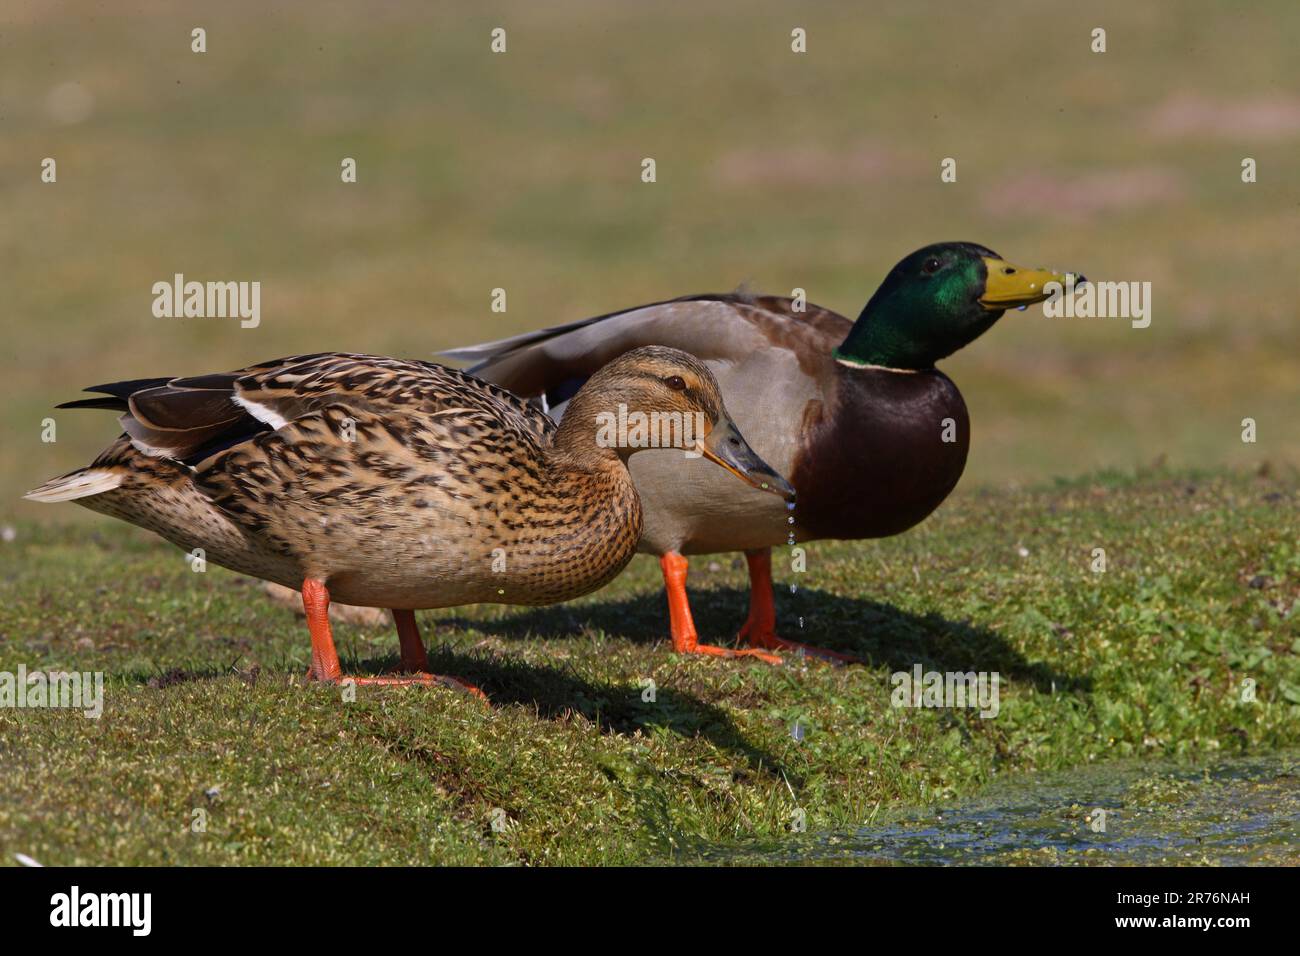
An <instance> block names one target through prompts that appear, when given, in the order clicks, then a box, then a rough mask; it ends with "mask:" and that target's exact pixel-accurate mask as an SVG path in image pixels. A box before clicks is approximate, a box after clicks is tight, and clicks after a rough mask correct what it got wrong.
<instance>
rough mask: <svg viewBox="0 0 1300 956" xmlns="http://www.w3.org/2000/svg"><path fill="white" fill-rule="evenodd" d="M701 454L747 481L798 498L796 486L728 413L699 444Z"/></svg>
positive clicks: (787, 499) (787, 498) (776, 493)
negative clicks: (747, 438) (762, 454)
mask: <svg viewBox="0 0 1300 956" xmlns="http://www.w3.org/2000/svg"><path fill="white" fill-rule="evenodd" d="M699 451H700V453H701V454H702V455H703V456H704V457H705V458H707V459H708V460H709V461H711V462H713V463H714V464H716V465H721V466H722V467H723V468H725V469H726V470H727V471H729V472H731V473H732V474H733V475H735V476H737V477H738V478H740V479H742V480H743V481H745V482H746V483H747V484H750V485H753V486H754V487H755V488H760V489H762V490H763V491H770V492H772V493H773V494H775V495H780V496H781V497H782V498H784V499H785V500H786V501H794V486H793V485H791V484H790V482H788V481H786V480H785V479H784V478H782V477H781V476H780V475H778V474H777V473H776V472H775V471H774V470H773V469H772V467H771V466H770V465H769V464H768V463H767V462H765V461H763V459H762V458H759V457H758V454H757V452H755V451H754V449H752V448H750V447H749V442H747V441H745V437H744V436H743V435H741V434H740V429H738V428H737V427H736V423H735V422H733V421H732V420H731V419H730V418H728V417H726V416H725V415H724V416H722V417H721V418H719V419H718V422H717V424H716V425H714V426H713V428H712V429H711V430H710V431H709V434H708V437H707V438H705V439H704V441H703V442H701V443H700V445H699Z"/></svg>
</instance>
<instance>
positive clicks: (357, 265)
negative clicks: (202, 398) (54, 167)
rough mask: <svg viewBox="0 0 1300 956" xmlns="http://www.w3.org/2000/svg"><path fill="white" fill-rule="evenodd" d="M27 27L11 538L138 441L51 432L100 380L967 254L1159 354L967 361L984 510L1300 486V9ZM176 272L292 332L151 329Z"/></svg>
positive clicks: (836, 297) (823, 287)
mask: <svg viewBox="0 0 1300 956" xmlns="http://www.w3.org/2000/svg"><path fill="white" fill-rule="evenodd" d="M0 19H2V20H3V23H2V24H0V190H3V198H2V200H0V207H2V208H3V209H4V219H5V228H4V229H3V230H0V280H2V281H3V291H4V317H5V318H4V329H5V335H4V337H3V361H4V369H3V380H4V383H5V389H6V401H5V402H4V406H3V413H2V420H3V425H4V435H5V440H4V442H3V445H2V446H0V491H2V492H3V494H0V518H6V519H8V518H18V517H21V518H31V517H37V516H39V517H41V518H43V519H46V520H63V521H69V520H75V519H76V518H77V517H78V516H81V515H82V513H81V512H80V511H79V510H78V509H73V508H61V509H44V508H41V507H39V506H37V505H32V504H28V503H25V502H21V501H20V500H19V499H18V496H19V495H20V494H21V493H22V492H23V491H24V490H26V489H28V488H31V487H34V486H35V485H37V484H39V483H40V482H42V481H43V480H45V479H46V478H48V477H50V476H52V475H54V474H56V473H60V472H62V471H65V470H68V469H70V468H73V467H76V466H78V465H81V464H84V463H86V462H88V461H89V460H90V459H91V458H92V457H93V455H94V454H96V453H97V452H98V451H99V449H100V448H101V447H102V446H103V445H104V444H105V443H106V442H107V441H108V439H109V438H110V437H111V436H112V434H114V431H113V423H112V422H111V420H110V419H109V416H108V415H107V413H93V412H67V413H58V414H57V416H56V417H57V422H58V429H59V431H58V441H57V443H55V444H43V443H42V442H41V440H40V433H41V421H42V419H43V418H45V417H46V416H47V415H50V414H51V411H50V409H51V407H52V406H53V405H54V404H55V403H57V402H59V401H63V400H66V399H69V398H72V397H75V396H76V394H77V393H78V391H79V390H80V389H81V388H82V387H83V386H86V385H91V384H96V383H99V382H104V381H113V380H116V379H124V378H135V377H141V376H153V375H163V374H178V375H179V374H195V373H200V372H205V371H211V370H216V369H226V368H233V367H238V366H241V365H244V364H247V363H250V362H253V361H256V360H260V359H266V358H271V357H275V356H279V355H283V354H290V353H294V352H312V351H320V350H334V349H339V350H357V351H371V352H379V353H389V354H396V355H403V356H413V357H422V358H432V357H433V355H434V353H435V352H436V351H437V350H439V349H443V348H448V347H452V346H456V345H462V344H466V343H468V342H472V341H478V340H481V339H485V338H490V337H494V336H499V335H505V334H510V333H514V332H518V331H523V330H526V329H531V328H534V327H538V326H542V325H549V324H554V323H558V322H563V321H567V320H570V319H575V318H579V317H582V316H586V315H589V314H595V313H599V312H604V311H609V310H611V309H616V308H621V307H626V306H631V305H634V304H637V303H640V302H645V301H652V300H656V299H662V298H667V297H671V296H675V295H681V294H685V293H694V292H704V291H728V290H730V289H732V288H734V287H735V286H736V285H738V284H740V283H745V284H746V285H747V286H749V287H752V288H754V289H760V290H765V291H772V292H777V293H783V294H788V293H789V291H790V290H791V289H792V288H794V287H796V286H800V287H803V288H805V289H807V290H808V295H809V298H810V299H811V300H812V301H815V302H818V303H821V304H823V305H826V306H829V307H831V308H834V309H837V310H839V311H842V312H844V313H845V314H848V315H850V316H856V314H857V312H858V311H859V310H860V309H861V307H862V305H863V303H864V302H865V301H866V299H867V298H868V297H869V296H870V294H871V292H872V291H873V290H874V289H875V287H876V285H877V283H878V282H879V281H880V279H881V278H882V276H883V275H884V273H885V272H886V270H888V268H889V267H890V266H892V265H893V263H894V262H895V261H896V260H897V259H899V258H900V257H901V256H902V255H904V254H905V253H907V252H909V251H911V250H912V249H914V248H915V247H918V246H920V245H923V244H925V243H928V242H932V241H937V240H947V239H967V240H972V241H976V242H980V243H983V244H985V245H988V246H991V247H992V248H994V249H995V250H997V251H998V252H999V253H1001V254H1002V255H1004V256H1005V257H1007V258H1008V259H1011V260H1012V261H1015V262H1020V263H1024V264H1026V265H1034V264H1044V265H1053V266H1057V267H1061V268H1066V269H1073V270H1077V271H1082V272H1084V273H1086V274H1087V275H1088V276H1089V277H1090V278H1092V279H1094V280H1097V279H1114V280H1138V281H1150V282H1152V283H1153V285H1154V289H1153V321H1152V324H1151V327H1150V328H1148V329H1145V330H1137V329H1132V328H1130V326H1129V324H1128V322H1127V321H1126V320H1122V319H1090V320H1088V319H1074V320H1070V319H1056V320H1049V319H1046V318H1044V316H1043V315H1042V312H1041V310H1040V309H1038V308H1033V309H1031V310H1030V311H1028V312H1025V313H1015V312H1013V313H1010V314H1009V315H1008V316H1007V317H1006V318H1005V319H1004V320H1003V321H1002V323H1000V324H999V325H998V326H997V327H995V329H994V330H993V331H992V332H991V333H989V334H988V335H987V336H986V337H984V338H983V339H981V340H980V341H978V342H977V343H975V344H974V345H973V346H971V347H970V348H968V349H967V350H965V351H964V352H962V353H959V354H958V355H957V356H954V357H953V358H952V359H950V360H949V361H948V362H947V363H946V364H945V365H944V366H943V367H944V368H945V370H946V371H947V372H948V373H949V374H950V375H952V377H953V378H954V379H955V380H956V381H957V382H958V384H959V385H960V386H961V388H962V391H963V393H964V394H965V396H966V399H967V402H968V404H969V406H970V409H971V415H972V420H973V427H974V438H973V449H972V457H971V463H970V466H969V468H968V471H967V475H966V478H965V479H964V482H963V488H965V489H966V490H969V489H971V488H974V487H978V486H979V485H990V484H997V485H1007V484H1012V485H1018V484H1025V483H1029V482H1037V481H1041V480H1043V479H1045V478H1047V477H1049V476H1053V475H1073V474H1078V473H1081V472H1085V471H1090V470H1093V469H1097V468H1102V467H1117V468H1121V469H1126V470H1127V469H1133V468H1135V467H1142V466H1144V465H1148V464H1150V463H1152V462H1156V461H1159V460H1161V459H1162V457H1163V458H1164V460H1166V461H1168V463H1169V464H1171V465H1178V466H1185V465H1206V466H1215V467H1218V466H1228V467H1236V468H1256V467H1259V466H1261V465H1263V464H1264V463H1265V462H1267V463H1269V464H1270V465H1271V466H1273V467H1275V468H1279V467H1280V468H1287V469H1289V468H1291V467H1294V466H1295V465H1296V464H1297V463H1298V462H1300V415H1297V411H1298V410H1300V375H1297V354H1300V350H1298V349H1297V344H1300V330H1298V328H1297V308H1296V291H1297V285H1298V284H1300V271H1298V270H1297V268H1296V265H1295V262H1294V260H1293V259H1292V256H1293V255H1294V252H1295V247H1296V239H1297V237H1298V236H1300V229H1298V226H1300V187H1298V186H1297V177H1296V173H1297V171H1298V170H1297V154H1296V147H1297V141H1298V140H1300V90H1297V89H1296V81H1297V78H1298V77H1297V72H1296V68H1295V62H1296V61H1295V40H1296V37H1297V36H1298V35H1300V6H1297V5H1296V4H1295V3H1293V2H1279V3H1276V4H1250V5H1242V4H1227V3H1214V2H1178V3H1173V2H1170V3H1157V4H1140V5H1139V4H1134V3H1131V2H1118V3H1101V4H1094V5H1092V6H1091V8H1090V9H1088V10H1087V11H1083V10H1078V9H1076V5H1075V4H1073V3H1059V4H1048V3H1039V2H1034V3H1031V2H1023V3H1018V2H1007V3H1002V2H989V3H983V4H957V3H924V2H909V3H898V4H871V5H869V6H868V5H864V4H854V5H849V4H834V5H833V4H793V3H786V4H778V3H763V2H746V3H719V4H700V3H680V4H678V3H654V4H648V3H645V4H643V3H631V2H625V3H609V2H603V3H601V2H561V3H552V2H548V3H537V2H521V3H491V4H465V5H453V4H417V3H410V4H388V3H380V4H369V3H367V4H342V3H331V4H324V3H310V4H308V3H303V4H297V5H290V6H287V7H286V6H277V7H274V8H268V7H267V6H266V5H265V4H262V3H251V2H250V3H223V4H221V5H220V7H217V6H216V5H209V4H203V5H199V4H192V5H186V4H179V3H114V4H109V5H91V4H79V3H67V4H59V3H49V2H43V0H42V2H15V0H8V2H6V3H5V5H4V10H3V12H0ZM196 26H201V27H204V28H205V29H206V31H207V52H206V53H204V54H196V53H192V52H191V50H190V31H191V29H193V28H194V27H196ZM496 26H501V27H504V28H505V29H506V30H507V37H508V52H507V53H505V54H504V55H493V54H492V53H491V52H490V51H489V32H490V31H491V29H492V28H493V27H496ZM794 27H803V28H805V29H806V30H807V35H808V52H807V53H806V54H804V55H796V54H794V53H792V52H791V50H790V31H791V29H792V28H794ZM1094 27H1104V28H1105V29H1106V31H1107V46H1108V50H1107V52H1105V53H1103V54H1096V53H1093V52H1091V50H1090V42H1091V41H1090V32H1091V30H1092V29H1093V28H1094ZM47 156H48V157H54V158H55V159H56V160H57V162H58V182H57V184H54V185H47V184H43V183H41V181H40V164H41V160H42V159H43V158H44V157H47ZM647 156H649V157H654V158H655V160H656V162H657V166H658V182H657V183H654V184H644V183H642V182H641V181H640V162H641V160H642V158H643V157H647ZM1247 156H1249V157H1253V158H1254V159H1256V160H1257V162H1258V168H1259V182H1258V183H1256V184H1253V185H1246V184H1243V183H1242V182H1241V179H1240V164H1241V160H1242V158H1243V157H1247ZM344 157H354V158H355V159H356V160H357V163H358V172H359V181H358V182H357V183H356V184H353V185H345V184H343V183H342V182H340V176H339V171H340V161H341V160H342V159H343V158H344ZM944 157H954V158H955V159H956V160H957V163H958V181H957V182H956V183H952V184H944V183H941V182H940V180H939V163H940V160H941V159H943V158H944ZM176 272H183V273H184V274H185V275H186V277H187V278H189V279H198V280H200V281H205V280H247V281H252V280H258V281H260V282H261V283H262V322H261V325H260V327H259V328H257V329H241V328H240V327H239V323H238V321H236V320H232V319H158V318H155V317H154V316H153V315H152V313H151V305H152V300H153V296H152V293H151V291H150V290H151V286H152V285H153V283H154V282H157V281H160V280H169V279H170V278H171V276H172V275H173V274H174V273H176ZM498 286H499V287H503V288H505V289H506V290H507V294H508V302H509V310H508V312H506V313H505V314H496V313H493V312H491V311H490V309H489V305H490V291H491V290H492V289H493V288H494V287H498ZM1248 416H1249V417H1253V418H1255V419H1256V420H1257V422H1258V436H1259V440H1258V443H1257V444H1254V445H1249V444H1243V443H1242V441H1241V438H1240V432H1241V425H1240V423H1241V420H1242V419H1243V418H1245V417H1248ZM92 520H93V519H92Z"/></svg>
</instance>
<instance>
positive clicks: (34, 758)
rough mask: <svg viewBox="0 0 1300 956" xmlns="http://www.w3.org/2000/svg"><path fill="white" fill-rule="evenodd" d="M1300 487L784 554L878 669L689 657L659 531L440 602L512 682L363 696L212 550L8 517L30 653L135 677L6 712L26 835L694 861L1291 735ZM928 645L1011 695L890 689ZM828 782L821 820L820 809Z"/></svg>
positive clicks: (712, 629)
mask: <svg viewBox="0 0 1300 956" xmlns="http://www.w3.org/2000/svg"><path fill="white" fill-rule="evenodd" d="M1298 504H1300V481H1298V480H1297V477H1296V476H1295V475H1294V474H1287V475H1285V476H1272V477H1259V476H1251V477H1245V476H1240V475H1238V476H1232V475H1227V474H1205V475H1193V474H1175V473H1168V472H1157V473H1150V474H1144V475H1142V476H1138V477H1122V476H1118V475H1104V476H1099V477H1096V478H1091V479H1087V480H1079V481H1074V482H1069V483H1058V484H1057V485H1055V486H1050V487H1041V488H1038V489H1036V490H1033V491H1028V492H1019V493H1013V492H977V493H972V494H968V495H965V496H962V497H959V498H957V499H955V500H954V501H952V502H950V503H948V504H947V505H945V506H944V507H943V508H942V509H941V510H940V511H939V512H938V513H937V514H936V515H935V516H934V517H933V518H932V519H931V520H929V521H928V522H926V523H925V524H924V525H923V526H922V527H920V528H919V529H917V530H915V531H913V532H911V533H909V534H906V535H904V536H901V537H899V538H895V539H889V540H885V541H877V542H857V543H819V544H814V545H812V546H810V551H809V566H808V570H807V572H806V573H805V574H802V575H795V574H793V573H785V574H781V573H779V572H778V578H779V585H778V611H779V614H780V620H781V624H782V628H783V630H784V632H785V633H786V634H787V635H795V634H798V633H799V625H798V619H799V618H800V617H802V618H803V621H804V627H803V631H802V633H803V634H804V636H805V637H806V639H807V640H809V641H810V642H813V643H823V644H826V645H828V646H833V647H838V648H841V649H845V650H850V651H852V652H855V653H857V654H859V655H862V656H864V657H865V658H867V659H868V661H869V665H868V666H865V667H853V668H843V669H837V668H832V667H829V666H825V665H822V664H820V663H811V664H809V665H807V666H806V667H799V666H794V667H788V668H783V669H776V668H768V667H765V666H760V665H753V664H745V663H736V662H727V661H717V660H697V659H687V658H681V657H676V656H674V655H673V654H671V653H670V651H669V649H668V646H667V643H666V641H665V640H664V628H665V617H666V615H665V612H664V609H663V604H662V601H663V599H662V594H661V591H660V588H659V583H658V580H657V573H656V572H657V569H656V568H655V566H654V564H653V563H652V562H651V561H650V560H648V559H645V558H638V559H637V560H636V562H634V564H633V566H632V568H631V569H630V570H629V572H628V573H627V574H625V575H624V576H623V577H621V578H620V579H619V580H617V581H616V582H615V583H614V584H612V585H611V586H610V587H608V588H607V589H605V590H604V591H602V592H600V593H599V594H597V595H593V596H592V597H590V598H587V599H584V600H582V601H578V602H573V603H571V604H568V605H563V606H560V607H557V608H552V609H543V610H527V609H517V608H505V607H478V608H461V609H452V610H447V611H441V612H429V613H425V614H422V615H421V620H422V624H423V626H424V629H425V632H426V639H427V640H428V641H429V643H430V645H431V650H432V651H433V654H432V663H433V665H434V667H435V669H438V670H440V671H441V672H444V673H451V674H456V675H459V676H463V677H465V678H467V679H469V680H471V681H473V682H475V683H477V684H479V685H480V686H481V687H483V688H484V690H485V691H487V692H488V694H489V695H490V696H491V698H492V701H493V706H492V707H491V708H485V707H482V706H480V705H478V704H477V703H475V702H473V701H472V700H470V699H468V698H466V697H464V696H463V695H460V694H456V693H454V692H451V691H444V690H441V689H437V690H427V689H413V688H410V689H408V688H397V689H375V688H361V689H359V691H358V694H357V699H356V700H355V701H354V702H345V701H343V700H342V698H341V695H340V693H339V691H338V690H337V689H332V688H322V687H315V686H312V687H307V686H304V685H303V683H302V680H301V675H302V673H303V671H304V669H305V667H306V662H307V652H308V641H307V636H306V631H305V628H304V626H303V625H302V623H301V621H300V620H296V619H295V618H294V617H293V615H291V614H290V613H289V612H288V611H285V610H283V609H280V608H278V607H275V606H273V605H271V604H270V603H269V602H268V601H266V600H264V599H263V598H262V596H261V594H260V591H259V590H258V585H257V584H256V582H252V581H249V580H248V579H245V578H241V577H239V576H237V575H235V574H232V573H229V572H226V571H224V570H222V569H219V568H210V569H209V570H208V571H207V572H206V573H202V574H198V573H195V572H193V571H191V570H190V568H189V565H188V564H187V562H186V560H185V556H184V555H182V554H181V553H180V552H178V551H176V550H175V549H172V548H170V547H169V546H166V545H164V544H161V543H159V542H157V541H156V540H155V539H153V538H151V537H150V536H148V535H146V534H145V533H143V532H139V531H136V530H135V529H131V528H128V527H126V526H121V525H117V524H113V523H110V522H108V521H107V520H101V519H97V520H96V521H95V522H94V525H93V530H92V531H91V532H89V533H87V532H86V531H85V530H84V529H80V528H50V527H45V526H40V525H34V524H23V525H20V526H18V527H17V528H16V529H15V530H16V537H15V539H14V540H13V541H11V542H8V543H5V544H3V545H0V580H2V581H3V591H0V670H9V671H14V670H16V668H17V667H18V665H19V664H23V665H25V666H26V667H27V668H28V669H29V670H32V669H36V668H55V669H76V670H103V671H104V672H106V680H107V687H106V704H105V712H104V716H103V717H102V718H101V719H99V720H90V719H85V718H83V717H81V716H80V715H79V714H76V713H74V712H68V711H56V710H32V709H28V710H0V762H3V765H4V767H5V772H6V778H7V781H8V783H7V785H6V787H4V788H3V789H2V790H0V850H2V851H3V852H4V853H5V854H6V856H7V858H8V859H10V860H12V854H13V853H16V852H21V853H26V854H29V855H31V856H33V857H35V858H36V859H38V860H41V861H42V862H44V863H47V864H55V863H65V864H66V863H119V864H126V863H275V864H281V863H286V864H287V863H358V864H361V863H471V862H472V863H528V864H563V863H635V862H647V861H663V860H676V861H691V860H699V859H704V858H715V857H716V855H717V853H718V851H719V848H725V847H727V846H731V845H743V844H750V843H753V842H755V841H758V842H767V843H773V842H777V841H779V842H780V843H781V845H783V846H787V847H789V846H792V843H791V842H788V841H793V842H794V843H795V844H797V842H798V841H815V840H818V839H820V838H821V837H824V836H825V834H826V833H827V832H828V831H832V830H846V829H851V828H852V827H854V826H855V825H857V824H861V823H864V822H868V821H870V820H872V819H873V818H875V817H876V815H877V814H880V813H881V812H885V811H889V810H891V809H897V808H900V807H905V806H909V805H925V804H930V803H933V802H936V801H943V800H950V799H952V798H954V797H958V796H961V795H964V794H968V793H972V792H975V791H976V790H977V789H978V788H979V787H980V786H981V785H983V784H985V783H987V782H989V781H990V780H991V779H992V778H993V777H995V776H1000V775H1002V774H1005V773H1007V772H1014V771H1022V770H1056V769H1064V768H1068V767H1072V766H1078V765H1082V764H1086V763H1089V762H1092V761H1103V760H1111V759H1116V758H1124V757H1138V758H1141V757H1150V758H1156V757H1161V758H1175V759H1180V760H1189V761H1190V760H1199V759H1204V758H1211V757H1214V756H1219V755H1223V754H1237V753H1246V754H1256V753H1265V752H1269V751H1271V750H1274V749H1279V748H1285V747H1293V746H1295V745H1296V744H1297V743H1298V742H1300V730H1298V728H1300V720H1298V718H1300V612H1298V611H1297V610H1296V608H1297V606H1298V604H1300V549H1298V548H1297V535H1296V530H1297V527H1296V520H1295V515H1296V508H1297V505H1298ZM1097 547H1102V548H1105V550H1106V555H1107V570H1106V571H1105V572H1104V573H1101V574H1096V573H1093V572H1092V571H1091V570H1090V564H1091V562H1092V550H1093V549H1094V548H1097ZM1022 551H1023V552H1027V553H1025V554H1022ZM777 564H778V566H780V565H781V561H780V560H778V561H777ZM796 578H797V583H798V585H799V590H798V592H797V593H795V594H793V595H791V594H790V593H789V590H788V587H787V585H788V584H789V583H790V582H791V581H793V580H795V579H796ZM744 580H745V579H744V572H743V569H742V568H741V567H739V566H738V562H736V561H733V560H732V559H731V558H730V557H720V558H718V559H717V560H715V561H711V560H710V559H708V558H703V559H696V560H695V561H694V563H693V568H692V578H691V584H692V593H693V596H694V604H695V609H696V613H697V618H698V622H699V624H700V626H701V630H702V632H703V633H705V634H707V635H709V636H711V637H723V638H725V637H726V635H727V634H728V633H729V631H730V630H731V629H732V628H734V627H735V626H736V625H737V623H738V622H739V620H740V619H741V617H742V615H743V611H744V607H745V593H744V590H743V588H744ZM337 633H338V637H339V643H340V652H341V654H342V655H343V657H344V665H345V668H347V667H351V668H355V669H357V670H376V669H379V668H381V667H383V666H387V665H391V664H393V663H395V662H396V638H395V635H394V634H393V633H392V632H391V631H388V630H375V631H368V630H362V629H358V628H356V627H349V626H339V627H338V628H337ZM914 663H920V664H922V665H923V666H924V667H925V668H926V669H934V670H962V671H964V670H967V669H975V670H985V671H998V672H999V673H1000V674H1001V679H1002V698H1001V710H1000V713H999V715H998V716H997V717H996V718H993V719H987V720H983V719H980V718H979V717H977V716H975V714H974V713H971V712H965V711H953V710H924V709H906V710H897V709H893V708H891V707H890V704H889V695H890V689H891V688H890V684H889V675H890V674H891V673H892V672H894V671H896V670H906V669H910V668H911V666H912V665H913V664H914ZM645 678H650V679H653V680H654V682H655V685H656V689H657V690H656V695H655V696H656V700H655V702H654V703H648V702H644V701H643V700H642V691H641V681H642V680H643V679H645ZM1247 678H1250V679H1253V680H1254V681H1255V682H1256V685H1257V697H1258V700H1257V702H1255V703H1243V702H1242V700H1241V696H1242V695H1241V688H1242V686H1243V681H1244V680H1245V679H1247ZM796 722H798V723H800V724H801V725H802V726H803V727H804V728H805V735H804V739H803V740H802V742H796V741H795V740H794V738H793V736H792V734H791V728H792V727H793V725H794V724H795V723H796ZM796 807H800V808H802V809H803V810H804V811H805V813H806V815H807V821H808V832H807V833H804V834H799V833H792V832H790V831H789V827H790V822H791V819H792V813H793V811H794V809H795V808H796ZM196 810H202V811H204V813H206V831H205V832H201V833H200V832H193V830H192V827H191V824H192V822H193V820H194V819H195V816H194V814H195V811H196ZM494 815H495V816H496V818H497V819H498V820H505V821H506V824H507V825H506V828H505V829H504V830H502V831H500V832H497V831H494V830H493V827H492V820H493V818H494Z"/></svg>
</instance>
